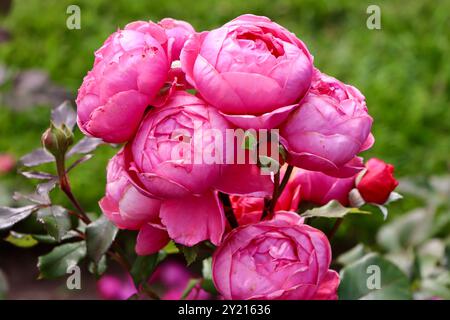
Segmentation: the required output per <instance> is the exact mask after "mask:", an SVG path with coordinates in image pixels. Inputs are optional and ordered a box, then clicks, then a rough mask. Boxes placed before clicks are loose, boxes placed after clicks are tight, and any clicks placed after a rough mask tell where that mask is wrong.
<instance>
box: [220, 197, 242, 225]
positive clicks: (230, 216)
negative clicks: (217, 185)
mask: <svg viewBox="0 0 450 320" xmlns="http://www.w3.org/2000/svg"><path fill="white" fill-rule="evenodd" d="M219 198H220V200H221V201H222V204H223V208H224V211H225V217H226V218H227V220H228V222H229V223H230V226H231V228H232V229H234V228H237V227H239V223H238V222H237V220H236V217H235V215H234V212H233V207H232V206H231V201H230V196H229V195H228V194H226V193H222V192H219Z"/></svg>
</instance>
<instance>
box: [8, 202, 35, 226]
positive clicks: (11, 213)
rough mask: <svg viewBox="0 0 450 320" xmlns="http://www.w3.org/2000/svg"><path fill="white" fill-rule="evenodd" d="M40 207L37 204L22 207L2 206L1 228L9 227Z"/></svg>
mask: <svg viewBox="0 0 450 320" xmlns="http://www.w3.org/2000/svg"><path fill="white" fill-rule="evenodd" d="M37 209H38V207H37V206H35V205H31V206H25V207H20V208H10V207H0V230H2V229H6V228H9V227H11V226H13V225H15V224H16V223H17V222H19V221H22V220H23V219H25V218H27V217H28V216H29V215H30V214H32V213H33V212H34V211H36V210H37Z"/></svg>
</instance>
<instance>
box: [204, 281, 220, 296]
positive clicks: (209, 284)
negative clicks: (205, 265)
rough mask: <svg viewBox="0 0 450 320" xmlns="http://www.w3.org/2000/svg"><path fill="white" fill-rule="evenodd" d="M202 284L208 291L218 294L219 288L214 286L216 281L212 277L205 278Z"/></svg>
mask: <svg viewBox="0 0 450 320" xmlns="http://www.w3.org/2000/svg"><path fill="white" fill-rule="evenodd" d="M200 285H201V287H202V289H203V290H205V291H206V292H209V293H211V294H213V295H216V294H217V289H216V287H215V286H214V282H213V281H212V279H203V280H202V282H201V284H200Z"/></svg>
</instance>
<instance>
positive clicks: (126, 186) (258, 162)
mask: <svg viewBox="0 0 450 320" xmlns="http://www.w3.org/2000/svg"><path fill="white" fill-rule="evenodd" d="M77 106H78V109H77V122H78V126H79V128H80V129H81V130H82V131H83V132H84V133H85V134H86V135H89V136H93V137H97V138H101V139H93V138H92V137H86V138H83V139H82V140H81V141H80V142H78V143H76V144H75V145H73V144H74V134H73V132H72V129H73V126H74V125H75V114H74V112H73V111H72V110H70V107H69V106H68V105H62V106H60V107H58V108H56V109H55V110H53V111H52V123H51V126H50V128H49V129H47V130H46V132H45V133H44V134H43V137H42V139H41V141H42V144H43V148H41V149H38V150H35V151H34V152H33V153H31V154H30V155H27V156H25V157H23V158H22V159H21V161H20V162H21V163H22V164H23V165H24V166H29V167H33V166H36V165H39V164H43V163H49V162H54V163H55V164H56V174H54V173H49V172H41V171H36V170H32V171H23V170H21V173H22V174H23V175H24V176H25V177H28V178H31V179H39V180H41V181H42V180H44V182H42V183H40V184H39V185H38V186H37V188H36V192H35V193H34V194H30V195H23V194H20V193H17V194H15V198H16V199H20V200H24V201H25V200H26V201H30V202H31V203H32V205H29V206H25V207H22V208H16V207H14V208H8V207H0V210H1V212H0V229H2V228H9V227H11V226H12V225H14V224H15V223H17V222H18V221H20V220H23V219H25V218H27V217H28V216H31V217H35V218H36V219H37V221H38V222H39V223H40V224H43V225H44V229H45V230H46V231H47V233H48V234H46V235H45V236H49V237H50V240H52V241H53V240H54V243H60V242H63V241H66V240H67V239H70V240H69V241H68V242H66V243H62V244H60V245H59V247H58V248H56V249H55V252H56V253H55V252H50V253H49V254H48V255H46V256H43V257H40V259H39V268H40V270H41V274H40V276H42V277H49V278H52V277H57V276H61V275H64V274H65V273H64V271H65V270H64V268H62V267H61V265H62V266H66V265H71V266H72V265H73V264H74V263H75V264H76V263H79V262H80V261H81V260H82V259H84V258H85V257H87V258H88V259H89V265H88V267H89V268H88V269H89V271H90V272H91V273H93V274H95V276H97V277H100V276H101V274H102V273H103V272H105V269H106V265H107V261H108V259H109V260H111V259H112V260H114V261H116V262H117V263H118V264H120V265H121V266H122V267H123V268H124V269H125V270H126V271H127V272H128V273H129V274H130V275H131V277H127V278H126V280H127V284H124V282H123V281H118V280H117V279H114V278H109V277H105V278H103V279H102V280H101V281H100V283H99V288H100V290H101V291H102V292H103V296H104V297H107V298H119V299H122V298H124V295H127V296H129V295H130V292H135V293H136V295H134V297H139V298H140V297H141V296H142V295H144V294H145V295H147V296H148V297H150V298H152V299H155V298H156V299H157V298H163V299H180V298H187V299H202V298H209V297H215V298H224V299H281V300H285V299H337V294H338V291H337V289H338V286H339V283H340V278H339V276H338V274H337V273H336V272H335V271H334V270H332V269H330V264H331V259H332V253H331V247H330V243H329V240H331V239H332V238H333V236H334V235H335V234H336V232H337V230H338V228H339V226H340V225H341V223H342V221H343V220H342V219H343V218H344V216H345V215H347V214H349V213H352V214H363V213H367V211H365V208H364V210H362V209H361V207H362V206H363V205H365V204H367V203H368V204H372V205H375V206H377V207H378V208H380V209H381V211H382V213H383V214H384V215H385V217H386V215H387V209H386V208H385V206H384V205H385V204H387V203H388V202H390V201H392V200H393V199H398V198H399V197H400V196H399V195H398V194H396V193H393V190H394V189H395V187H396V186H397V185H398V182H397V180H396V179H395V178H394V177H393V166H392V165H390V164H386V163H384V162H383V161H381V160H378V159H371V160H369V161H368V162H367V163H366V167H364V164H363V159H362V158H361V157H360V156H359V154H360V153H361V152H362V151H364V150H367V149H368V148H370V147H371V146H372V144H373V143H374V138H373V136H372V134H371V127H372V122H373V119H372V117H371V116H370V115H369V113H368V109H367V106H366V102H365V98H364V96H363V95H362V94H361V92H359V90H358V89H356V88H355V87H353V86H350V85H347V84H344V83H342V82H340V81H339V80H337V79H335V78H333V77H330V76H327V75H326V74H324V73H322V72H320V71H319V70H318V69H315V68H314V66H313V58H312V56H311V55H310V53H309V52H308V49H307V48H306V46H305V45H304V44H303V42H302V41H301V40H299V39H298V38H297V37H296V36H295V35H294V34H292V33H290V32H289V31H288V30H286V29H285V28H284V27H282V26H280V25H278V24H276V23H275V22H272V21H271V20H269V19H268V18H266V17H259V16H254V15H243V16H240V17H237V18H236V19H234V20H232V21H230V22H228V23H226V24H225V25H223V26H222V27H220V28H217V29H215V30H211V31H205V32H201V33H196V32H195V30H194V28H193V27H192V26H191V25H190V24H189V23H187V22H184V21H178V20H174V19H171V18H166V19H163V20H161V21H160V22H158V23H153V22H143V21H137V22H133V23H131V24H128V25H127V26H126V27H125V28H124V29H123V30H119V31H117V32H115V33H113V34H112V35H111V36H110V37H109V38H108V39H107V40H106V42H105V43H104V44H103V46H102V47H101V48H100V49H98V50H97V51H96V52H95V61H94V66H93V68H92V70H91V71H90V72H89V73H88V74H87V75H86V77H85V78H84V80H83V83H82V85H81V87H80V89H79V92H78V97H77ZM244 129H246V130H244ZM268 129H271V130H268ZM101 140H103V141H101ZM103 142H107V143H124V145H123V146H120V151H118V152H117V154H116V155H115V156H114V157H113V158H112V159H111V160H110V162H109V164H108V166H107V177H106V190H105V195H104V197H103V198H102V199H101V200H100V201H99V206H100V209H101V210H102V212H103V214H104V216H106V218H105V217H102V218H100V219H96V220H93V217H94V215H91V214H88V213H87V212H85V211H84V210H83V206H82V205H80V203H79V202H78V200H77V199H76V197H75V196H74V194H73V192H72V188H71V185H70V181H69V177H68V173H69V172H70V171H71V170H73V169H74V168H75V167H76V166H77V165H79V164H80V163H83V162H84V161H86V160H89V159H90V156H91V155H90V153H91V152H92V151H93V150H94V149H95V148H96V147H97V146H98V145H99V144H100V143H103ZM267 149H270V150H267ZM77 154H83V155H82V156H80V158H78V159H77V160H75V161H73V162H71V164H70V166H68V167H66V160H67V159H69V158H70V157H73V156H75V155H77ZM1 160H4V159H3V158H0V172H1V171H6V170H5V169H4V168H5V167H8V165H9V167H11V164H8V163H7V166H5V165H4V163H3V166H2V163H1V162H2V161H1ZM3 162H5V161H3ZM2 169H3V170H2ZM9 169H11V168H8V170H9ZM56 186H58V187H59V188H60V189H61V191H62V192H63V193H64V194H65V195H66V196H67V198H68V199H69V201H70V202H71V204H72V205H73V208H72V209H65V208H64V207H62V206H57V205H54V204H53V203H52V202H51V197H50V191H51V190H52V189H53V188H55V187H56ZM318 207H319V208H318ZM34 213H36V214H34ZM311 218H314V221H315V219H316V218H333V219H336V218H337V219H336V221H335V222H334V225H333V226H330V229H329V230H327V235H328V236H325V234H324V233H322V231H320V230H318V229H316V228H313V227H311V226H309V225H307V223H309V222H310V221H311ZM72 219H79V220H81V221H82V224H81V223H77V224H74V223H72V222H73V221H72ZM319 225H320V224H319ZM41 229H42V228H41ZM118 229H121V230H123V229H126V230H131V231H128V232H123V231H120V235H121V236H120V237H118V236H117V234H118V232H119V230H118ZM26 236H27V237H23V235H20V234H16V233H11V234H10V235H9V236H8V238H6V240H7V241H9V242H11V243H16V244H19V245H22V246H23V242H24V239H25V240H26V241H30V239H31V240H32V241H35V242H36V243H37V240H36V239H40V238H41V239H42V236H43V235H41V234H38V235H26ZM33 237H35V238H36V239H34V238H33ZM17 239H19V240H17ZM122 240H123V241H126V242H124V243H122V244H121V243H119V242H120V241H122ZM32 241H31V242H32ZM45 241H48V239H47V238H46V240H45ZM52 243H53V242H52ZM130 244H131V245H130ZM26 245H30V243H29V242H28V243H26ZM31 245H34V244H33V242H32V243H31ZM130 247H134V248H132V249H131V250H130V249H129V248H130ZM361 250H362V251H364V250H365V249H364V248H362V249H361ZM358 252H359V251H358ZM61 253H63V254H61ZM178 253H182V254H184V256H185V258H186V261H187V263H188V264H190V263H193V262H194V261H196V260H201V262H202V263H201V264H202V267H203V270H202V277H199V275H198V274H197V273H194V272H190V271H187V269H185V268H182V269H181V270H180V268H178V267H174V268H171V267H170V266H169V267H168V269H167V270H168V271H167V270H166V271H167V273H166V274H163V272H162V271H161V270H162V267H163V266H164V267H166V264H165V263H164V262H163V260H164V259H165V258H166V257H167V256H169V255H176V254H178ZM353 253H355V252H353ZM358 254H359V253H358ZM55 256H57V257H60V256H64V257H67V256H68V257H69V258H70V261H67V260H65V261H59V260H58V261H56V262H58V263H55V260H57V258H55ZM69 258H67V259H69ZM352 258H353V255H352ZM176 259H178V258H175V257H174V260H176ZM346 259H347V260H349V257H348V256H347V258H346ZM61 260H64V258H61ZM130 260H131V261H130ZM344 260H345V259H344ZM342 261H343V260H342V259H340V260H339V261H338V262H339V263H343V262H342ZM199 262H200V261H199ZM160 263H161V265H160V266H159V267H158V265H159V264H160ZM383 263H384V262H383ZM55 265H56V266H57V267H55ZM154 269H156V270H157V271H156V272H155V273H154V274H153V277H152V276H151V273H152V271H153V270H154ZM344 274H345V273H344ZM131 278H132V281H133V286H132V288H131V289H130V283H131ZM347 279H348V278H347ZM342 280H343V282H344V280H345V278H344V277H342ZM364 281H365V280H364ZM156 282H161V283H165V284H167V287H168V290H166V291H163V292H157V291H158V288H157V289H156V290H155V292H154V291H153V289H152V287H153V286H154V285H155V283H156ZM169 282H170V284H169ZM353 282H355V281H353V280H347V284H346V285H347V286H349V284H348V283H350V285H353ZM186 286H187V288H186ZM356 286H357V288H356V289H357V290H360V289H361V286H359V283H357V284H356ZM120 287H124V288H125V289H126V290H125V289H124V291H126V292H125V293H126V294H125V293H124V294H114V291H115V290H119V289H118V288H120ZM169 287H170V288H169ZM134 289H136V290H134ZM186 289H187V290H186ZM363 289H364V290H365V288H363ZM206 291H208V292H206ZM392 291H394V290H392ZM398 291H401V290H398ZM377 294H378V293H377ZM347 296H348V294H347ZM366 296H367V295H366ZM344 297H346V293H345V290H344Z"/></svg>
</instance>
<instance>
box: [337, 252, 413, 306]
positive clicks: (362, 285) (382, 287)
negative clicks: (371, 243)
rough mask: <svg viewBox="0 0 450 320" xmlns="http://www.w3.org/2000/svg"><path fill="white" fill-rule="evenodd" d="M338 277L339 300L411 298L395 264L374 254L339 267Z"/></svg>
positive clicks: (405, 278)
mask: <svg viewBox="0 0 450 320" xmlns="http://www.w3.org/2000/svg"><path fill="white" fill-rule="evenodd" d="M340 278H341V283H340V286H339V290H338V294H339V298H340V299H342V300H356V299H362V300H409V299H412V294H411V290H410V284H409V280H408V277H407V276H406V275H405V274H404V273H403V272H402V271H401V270H400V269H399V268H398V267H397V266H396V265H395V264H393V263H391V262H389V261H388V260H386V259H384V258H382V257H381V256H379V255H378V254H375V253H371V254H368V255H366V256H364V257H363V258H361V259H359V260H358V261H356V262H354V263H352V264H350V265H348V266H346V267H345V268H343V269H342V270H341V274H340ZM377 278H378V280H379V282H378V284H379V287H377V286H378V284H377Z"/></svg>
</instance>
